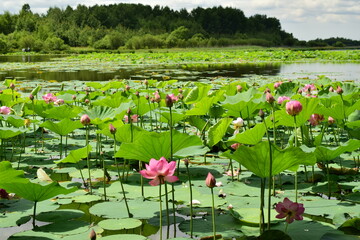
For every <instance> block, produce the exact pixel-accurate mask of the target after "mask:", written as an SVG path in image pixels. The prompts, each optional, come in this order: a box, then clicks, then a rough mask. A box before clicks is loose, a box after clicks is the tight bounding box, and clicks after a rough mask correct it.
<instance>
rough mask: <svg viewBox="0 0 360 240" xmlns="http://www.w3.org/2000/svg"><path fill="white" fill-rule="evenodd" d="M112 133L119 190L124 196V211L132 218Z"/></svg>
mask: <svg viewBox="0 0 360 240" xmlns="http://www.w3.org/2000/svg"><path fill="white" fill-rule="evenodd" d="M113 135H114V160H115V165H116V169H117V172H118V179H119V182H120V186H121V191H122V193H123V198H124V201H125V206H126V211H127V213H128V216H129V218H132V217H133V215H132V214H131V213H130V209H129V205H128V202H127V199H126V195H125V189H124V185H123V182H122V180H123V179H124V178H122V179H121V177H120V169H119V165H118V162H117V158H116V157H115V154H116V138H115V134H113ZM124 161H125V160H124ZM123 174H124V172H123Z"/></svg>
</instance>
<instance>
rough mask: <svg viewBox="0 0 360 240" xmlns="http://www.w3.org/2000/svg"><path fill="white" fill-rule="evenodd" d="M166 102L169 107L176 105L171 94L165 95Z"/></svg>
mask: <svg viewBox="0 0 360 240" xmlns="http://www.w3.org/2000/svg"><path fill="white" fill-rule="evenodd" d="M165 104H166V106H167V107H169V108H171V107H172V106H173V105H174V103H173V100H172V98H171V97H170V95H166V97H165Z"/></svg>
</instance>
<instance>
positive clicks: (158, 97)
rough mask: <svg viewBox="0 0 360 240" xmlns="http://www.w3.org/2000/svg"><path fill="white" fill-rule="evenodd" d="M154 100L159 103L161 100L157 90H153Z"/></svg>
mask: <svg viewBox="0 0 360 240" xmlns="http://www.w3.org/2000/svg"><path fill="white" fill-rule="evenodd" d="M153 99H154V102H157V103H159V102H160V101H161V97H160V94H159V92H158V91H156V92H154V98H153Z"/></svg>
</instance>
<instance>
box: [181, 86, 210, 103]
mask: <svg viewBox="0 0 360 240" xmlns="http://www.w3.org/2000/svg"><path fill="white" fill-rule="evenodd" d="M196 85H197V86H196V87H195V88H193V89H191V91H190V92H189V93H188V94H187V96H186V97H185V99H184V102H185V103H186V104H194V103H199V102H200V100H201V99H203V98H205V97H206V96H207V95H208V93H209V91H210V89H211V85H208V84H201V83H197V84H196Z"/></svg>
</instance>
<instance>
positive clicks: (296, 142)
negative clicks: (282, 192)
mask: <svg viewBox="0 0 360 240" xmlns="http://www.w3.org/2000/svg"><path fill="white" fill-rule="evenodd" d="M296 130H297V125H296V115H294V135H295V147H297V146H298V140H297V131H296ZM295 202H296V203H297V202H298V172H297V170H296V171H295Z"/></svg>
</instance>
